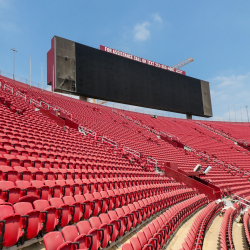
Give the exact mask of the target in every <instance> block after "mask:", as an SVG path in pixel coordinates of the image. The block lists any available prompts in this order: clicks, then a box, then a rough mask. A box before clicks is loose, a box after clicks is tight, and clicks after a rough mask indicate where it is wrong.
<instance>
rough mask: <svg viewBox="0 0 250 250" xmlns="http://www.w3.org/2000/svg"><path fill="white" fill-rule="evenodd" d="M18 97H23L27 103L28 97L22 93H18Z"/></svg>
mask: <svg viewBox="0 0 250 250" xmlns="http://www.w3.org/2000/svg"><path fill="white" fill-rule="evenodd" d="M16 96H21V97H23V98H24V100H25V102H26V95H25V94H23V93H22V92H20V91H16Z"/></svg>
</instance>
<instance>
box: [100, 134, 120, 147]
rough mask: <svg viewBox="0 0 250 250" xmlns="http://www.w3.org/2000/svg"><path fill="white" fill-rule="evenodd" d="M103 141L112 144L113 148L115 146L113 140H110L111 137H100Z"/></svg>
mask: <svg viewBox="0 0 250 250" xmlns="http://www.w3.org/2000/svg"><path fill="white" fill-rule="evenodd" d="M103 142H106V143H109V144H110V145H112V146H114V147H115V148H117V143H116V142H115V141H112V140H111V139H109V138H106V137H104V136H103V137H102V143H103Z"/></svg>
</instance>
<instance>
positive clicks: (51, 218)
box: [33, 200, 58, 232]
mask: <svg viewBox="0 0 250 250" xmlns="http://www.w3.org/2000/svg"><path fill="white" fill-rule="evenodd" d="M33 206H34V208H35V209H37V210H39V211H40V212H41V214H42V223H43V224H44V229H45V231H46V232H51V231H53V230H54V229H55V227H56V226H57V224H58V221H57V218H58V214H57V210H56V207H53V206H50V205H49V202H48V201H46V200H36V201H34V202H33Z"/></svg>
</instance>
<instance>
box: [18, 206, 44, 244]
mask: <svg viewBox="0 0 250 250" xmlns="http://www.w3.org/2000/svg"><path fill="white" fill-rule="evenodd" d="M13 208H14V211H15V213H17V214H20V215H21V216H22V225H23V230H24V236H25V237H26V238H27V239H32V238H35V237H36V236H37V235H38V234H39V233H40V231H41V230H42V228H43V226H42V222H41V213H40V211H38V210H35V209H33V207H32V204H31V203H29V202H18V203H16V204H15V205H13Z"/></svg>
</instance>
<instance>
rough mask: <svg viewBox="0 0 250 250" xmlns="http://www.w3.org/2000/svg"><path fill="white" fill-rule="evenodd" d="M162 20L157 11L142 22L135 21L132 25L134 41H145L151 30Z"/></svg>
mask: <svg viewBox="0 0 250 250" xmlns="http://www.w3.org/2000/svg"><path fill="white" fill-rule="evenodd" d="M162 22H163V20H162V18H161V16H160V14H159V13H154V14H152V15H151V18H150V20H147V21H144V22H142V23H137V24H136V25H135V26H134V39H135V40H136V41H140V42H143V41H146V40H148V39H149V38H150V36H151V32H152V31H153V30H154V29H156V28H157V27H159V25H160V24H161V23H162Z"/></svg>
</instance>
